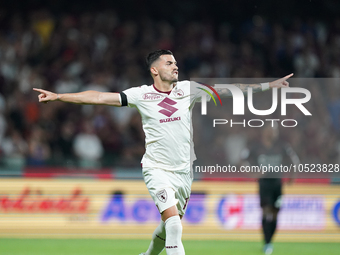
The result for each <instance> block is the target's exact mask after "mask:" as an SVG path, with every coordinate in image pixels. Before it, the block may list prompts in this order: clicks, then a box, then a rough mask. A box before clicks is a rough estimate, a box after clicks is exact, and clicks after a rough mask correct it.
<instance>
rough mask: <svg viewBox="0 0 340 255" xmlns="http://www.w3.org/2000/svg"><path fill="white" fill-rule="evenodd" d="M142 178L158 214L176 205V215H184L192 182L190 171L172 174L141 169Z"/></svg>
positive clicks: (147, 168) (146, 168)
mask: <svg viewBox="0 0 340 255" xmlns="http://www.w3.org/2000/svg"><path fill="white" fill-rule="evenodd" d="M143 176H144V181H145V184H146V187H147V188H148V190H149V193H150V195H151V197H152V199H153V201H154V202H155V204H156V206H157V208H158V210H159V212H160V213H162V212H163V211H164V210H166V209H168V208H170V207H172V206H174V205H176V206H177V209H178V214H179V215H184V214H185V211H186V209H187V206H188V202H189V198H190V193H191V185H192V180H193V178H192V173H191V171H188V172H174V171H166V170H162V169H155V168H150V167H143Z"/></svg>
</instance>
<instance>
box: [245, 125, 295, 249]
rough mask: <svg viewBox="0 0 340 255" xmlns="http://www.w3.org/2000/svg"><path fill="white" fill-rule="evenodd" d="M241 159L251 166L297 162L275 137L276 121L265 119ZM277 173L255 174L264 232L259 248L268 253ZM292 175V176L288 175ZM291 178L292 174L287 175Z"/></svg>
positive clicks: (278, 197) (277, 205)
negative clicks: (257, 176) (255, 139)
mask: <svg viewBox="0 0 340 255" xmlns="http://www.w3.org/2000/svg"><path fill="white" fill-rule="evenodd" d="M242 154H243V155H242V159H243V161H244V163H246V164H248V165H253V166H267V167H268V168H269V166H271V167H280V166H284V165H287V164H291V163H292V164H294V165H298V164H299V163H300V161H299V157H298V156H297V154H296V153H295V152H294V150H293V149H292V147H291V146H290V145H289V144H287V143H283V142H282V141H281V140H280V139H279V129H278V125H277V123H273V125H272V123H270V124H269V123H267V124H266V125H265V126H264V127H263V128H262V132H261V138H260V141H259V142H257V143H255V144H253V145H252V146H251V149H246V150H244V151H243V152H242ZM281 177H282V176H281V174H280V173H274V174H264V175H262V176H261V177H260V178H259V195H260V205H261V208H262V231H263V236H264V243H265V244H264V247H263V252H264V253H265V254H266V255H269V254H272V252H273V245H272V243H271V240H272V238H273V236H274V233H275V230H276V225H277V215H278V212H279V210H280V206H281V202H282V179H281ZM291 177H292V176H291ZM289 182H290V183H291V182H293V178H290V179H289Z"/></svg>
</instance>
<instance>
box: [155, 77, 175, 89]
mask: <svg viewBox="0 0 340 255" xmlns="http://www.w3.org/2000/svg"><path fill="white" fill-rule="evenodd" d="M154 86H155V87H156V89H158V90H159V91H162V92H169V91H171V90H172V89H173V88H174V86H175V84H174V83H170V82H165V81H158V80H155V81H154Z"/></svg>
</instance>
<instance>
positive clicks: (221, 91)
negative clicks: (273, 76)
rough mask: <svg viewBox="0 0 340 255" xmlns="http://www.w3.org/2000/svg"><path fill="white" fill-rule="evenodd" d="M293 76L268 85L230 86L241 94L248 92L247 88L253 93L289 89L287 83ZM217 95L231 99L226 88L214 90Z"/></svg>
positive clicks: (290, 75) (229, 92)
mask: <svg viewBox="0 0 340 255" xmlns="http://www.w3.org/2000/svg"><path fill="white" fill-rule="evenodd" d="M292 76H293V74H292V73H291V74H289V75H287V76H285V77H283V78H281V79H278V80H275V81H272V82H269V83H258V84H239V83H238V84H237V83H236V84H232V85H234V86H236V87H238V88H240V89H241V90H242V92H243V94H246V93H247V91H248V88H249V87H251V88H252V89H253V93H256V92H261V91H265V90H267V89H271V88H286V87H289V82H288V81H287V80H288V79H289V78H290V77H292ZM216 91H217V93H218V94H219V95H220V96H223V97H231V96H232V94H231V91H230V90H229V89H227V88H216Z"/></svg>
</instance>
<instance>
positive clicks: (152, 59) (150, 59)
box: [146, 50, 173, 70]
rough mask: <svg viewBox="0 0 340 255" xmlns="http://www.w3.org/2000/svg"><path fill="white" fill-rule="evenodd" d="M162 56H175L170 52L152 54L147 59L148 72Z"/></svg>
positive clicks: (161, 51)
mask: <svg viewBox="0 0 340 255" xmlns="http://www.w3.org/2000/svg"><path fill="white" fill-rule="evenodd" d="M162 55H173V54H172V52H171V51H170V50H156V51H153V52H150V53H149V55H148V56H147V57H146V66H147V68H148V70H150V68H151V65H152V63H153V62H155V61H156V60H157V59H158V58H159V57H160V56H162Z"/></svg>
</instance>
